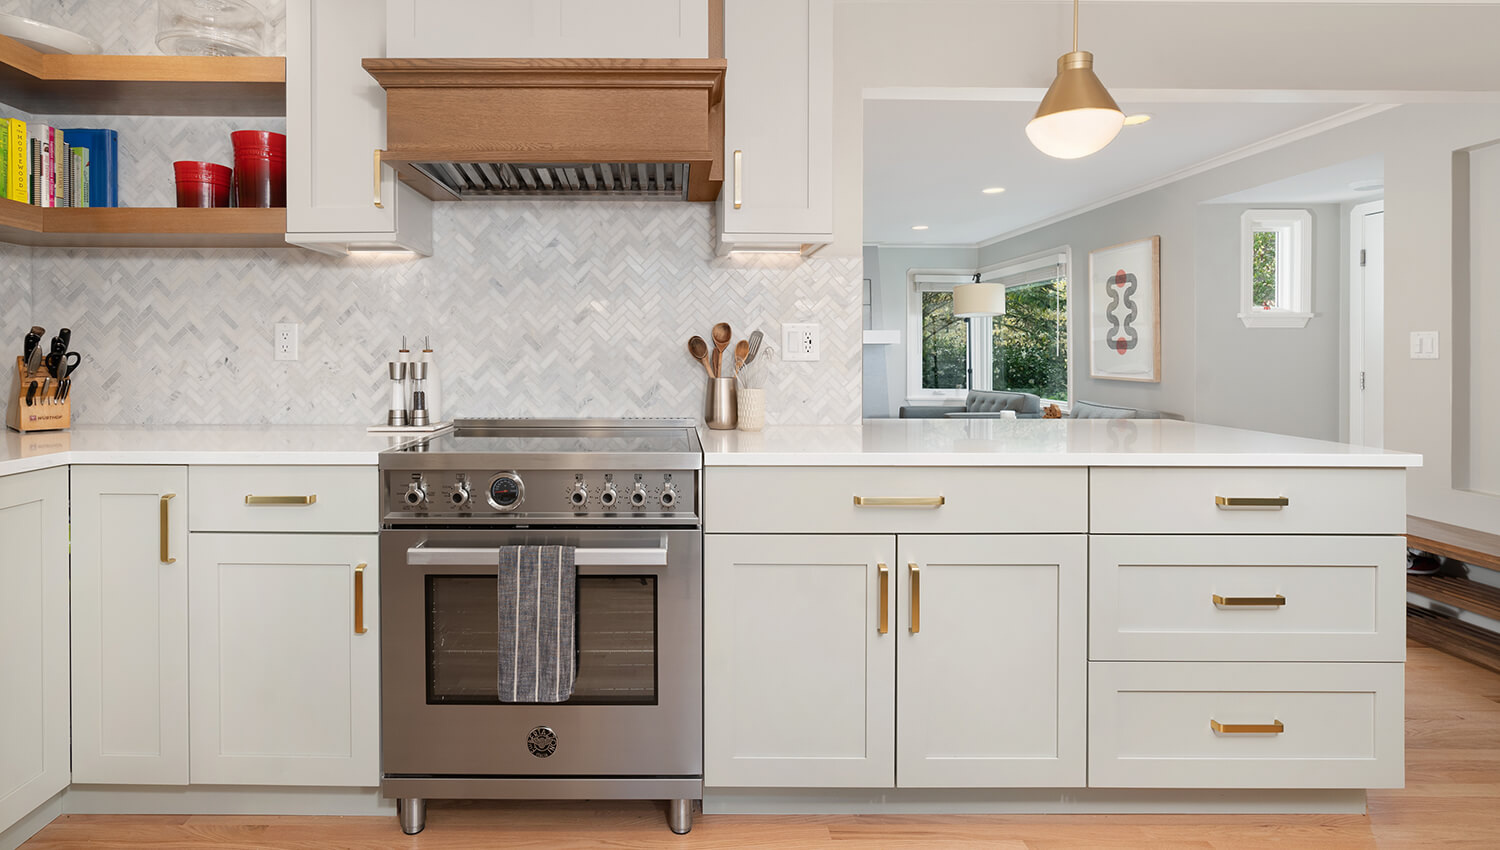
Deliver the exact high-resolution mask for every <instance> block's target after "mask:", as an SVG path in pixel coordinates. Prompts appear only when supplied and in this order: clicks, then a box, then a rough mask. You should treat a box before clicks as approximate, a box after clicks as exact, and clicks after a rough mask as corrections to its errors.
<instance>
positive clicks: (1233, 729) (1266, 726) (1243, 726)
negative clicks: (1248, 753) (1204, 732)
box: [1208, 718, 1286, 735]
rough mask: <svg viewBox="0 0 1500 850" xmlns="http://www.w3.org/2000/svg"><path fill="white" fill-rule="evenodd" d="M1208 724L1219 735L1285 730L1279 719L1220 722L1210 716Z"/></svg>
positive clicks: (1272, 733)
mask: <svg viewBox="0 0 1500 850" xmlns="http://www.w3.org/2000/svg"><path fill="white" fill-rule="evenodd" d="M1208 725H1209V726H1210V727H1212V728H1213V730H1214V731H1215V732H1217V733H1219V734H1220V735H1280V734H1281V733H1282V732H1285V731H1286V727H1285V726H1283V725H1282V724H1281V721H1280V720H1272V721H1271V722H1270V723H1220V722H1219V721H1217V720H1213V719H1211V718H1210V719H1209V721H1208Z"/></svg>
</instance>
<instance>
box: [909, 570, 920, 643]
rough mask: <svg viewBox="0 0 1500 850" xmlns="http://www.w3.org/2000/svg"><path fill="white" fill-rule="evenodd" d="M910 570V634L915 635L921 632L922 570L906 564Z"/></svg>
mask: <svg viewBox="0 0 1500 850" xmlns="http://www.w3.org/2000/svg"><path fill="white" fill-rule="evenodd" d="M906 567H907V569H909V570H911V633H912V634H916V633H917V632H920V631H921V630H922V568H921V567H919V566H917V565H916V564H907V565H906Z"/></svg>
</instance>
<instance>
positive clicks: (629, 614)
mask: <svg viewBox="0 0 1500 850" xmlns="http://www.w3.org/2000/svg"><path fill="white" fill-rule="evenodd" d="M517 544H520V545H565V546H575V547H577V548H578V556H577V564H578V617H577V626H578V636H577V649H578V667H577V676H576V679H575V685H574V689H573V696H572V698H571V699H570V700H569V701H568V702H565V703H559V704H525V705H519V704H502V703H501V702H500V700H499V697H498V695H497V676H498V666H497V665H498V663H499V652H498V638H499V636H498V609H497V604H498V603H497V599H496V592H497V591H496V586H495V576H496V572H497V566H496V562H497V561H498V554H497V553H496V548H497V547H499V546H504V545H517ZM702 564H703V542H702V537H701V534H700V532H699V531H697V530H682V531H674V530H652V531H644V530H602V529H589V530H583V529H576V530H550V531H548V530H536V529H518V530H496V529H482V530H479V529H475V530H446V529H444V530H436V529H423V530H408V529H398V530H386V531H383V532H382V533H381V540H380V565H381V568H380V599H381V605H380V609H381V626H382V628H381V635H382V639H381V746H382V752H381V762H382V771H383V772H384V773H385V775H386V776H387V777H394V776H473V777H479V776H490V777H494V776H504V777H526V776H569V777H575V776H576V777H598V776H611V777H613V776H662V777H668V776H694V777H696V776H701V775H702V773H703V634H702V628H703V601H702V600H703V567H702ZM533 733H536V737H535V738H534V737H533ZM552 736H555V747H549V746H547V744H548V743H550V742H551V741H550V739H551V737H552ZM528 744H531V746H528ZM549 749H550V750H551V751H550V752H548V750H549ZM534 751H535V752H534Z"/></svg>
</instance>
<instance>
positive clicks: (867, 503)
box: [854, 496, 948, 508]
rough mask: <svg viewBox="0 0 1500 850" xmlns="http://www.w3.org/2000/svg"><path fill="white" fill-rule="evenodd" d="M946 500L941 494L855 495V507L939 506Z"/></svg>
mask: <svg viewBox="0 0 1500 850" xmlns="http://www.w3.org/2000/svg"><path fill="white" fill-rule="evenodd" d="M947 503H948V500H947V499H946V498H945V497H943V496H855V497H854V506H855V507H857V508H941V507H942V506H943V505H945V504H947Z"/></svg>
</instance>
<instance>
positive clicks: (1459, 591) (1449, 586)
mask: <svg viewBox="0 0 1500 850" xmlns="http://www.w3.org/2000/svg"><path fill="white" fill-rule="evenodd" d="M1406 589H1407V590H1408V591H1409V592H1411V593H1415V594H1417V595H1419V596H1425V597H1427V598H1428V599H1431V600H1432V601H1433V602H1441V603H1442V604H1444V605H1450V606H1452V607H1454V608H1462V609H1463V610H1465V611H1472V612H1473V613H1475V614H1483V615H1484V616H1486V617H1489V618H1490V619H1491V620H1500V588H1494V587H1490V586H1489V585H1487V584H1481V583H1480V582H1477V581H1470V580H1469V579H1466V578H1459V577H1457V576H1410V575H1409V576H1407V577H1406Z"/></svg>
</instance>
